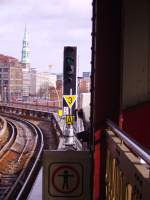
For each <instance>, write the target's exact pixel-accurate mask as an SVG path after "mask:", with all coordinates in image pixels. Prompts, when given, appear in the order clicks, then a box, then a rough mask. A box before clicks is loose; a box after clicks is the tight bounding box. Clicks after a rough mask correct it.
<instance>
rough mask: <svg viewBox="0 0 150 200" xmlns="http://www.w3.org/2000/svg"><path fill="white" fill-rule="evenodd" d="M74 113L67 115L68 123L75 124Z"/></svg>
mask: <svg viewBox="0 0 150 200" xmlns="http://www.w3.org/2000/svg"><path fill="white" fill-rule="evenodd" d="M73 117H74V116H73V115H67V116H66V124H68V125H72V124H73Z"/></svg>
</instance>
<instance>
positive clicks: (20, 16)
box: [0, 0, 92, 73]
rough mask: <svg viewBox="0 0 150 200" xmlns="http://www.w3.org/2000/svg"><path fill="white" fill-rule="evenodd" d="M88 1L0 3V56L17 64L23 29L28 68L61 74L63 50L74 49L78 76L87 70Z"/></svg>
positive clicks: (18, 0) (1, 0) (4, 0)
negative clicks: (11, 58) (27, 48)
mask: <svg viewBox="0 0 150 200" xmlns="http://www.w3.org/2000/svg"><path fill="white" fill-rule="evenodd" d="M91 1H92V0H0V54H4V55H9V56H13V57H16V58H18V59H19V60H20V58H21V48H22V39H23V35H24V27H25V24H26V25H27V29H28V32H29V43H30V49H31V56H30V61H31V66H32V67H35V68H37V69H38V70H40V71H48V70H49V69H48V65H53V68H52V69H51V72H54V73H55V72H56V73H58V72H62V68H63V47H64V46H69V45H71V46H77V51H78V58H79V61H78V64H79V68H80V70H79V71H80V73H81V72H82V71H89V70H90V59H91V52H90V47H91V16H92V13H91V12H92V7H91Z"/></svg>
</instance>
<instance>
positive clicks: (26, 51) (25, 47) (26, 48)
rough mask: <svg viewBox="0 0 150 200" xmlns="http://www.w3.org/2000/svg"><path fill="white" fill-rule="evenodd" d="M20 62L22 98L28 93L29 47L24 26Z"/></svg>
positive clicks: (26, 96) (25, 97) (27, 95)
mask: <svg viewBox="0 0 150 200" xmlns="http://www.w3.org/2000/svg"><path fill="white" fill-rule="evenodd" d="M21 63H22V66H23V69H22V73H23V78H22V81H23V94H22V95H23V98H24V99H27V98H28V97H29V95H30V86H31V84H30V48H29V37H28V32H27V28H26V26H25V31H24V37H23V46H22V56H21Z"/></svg>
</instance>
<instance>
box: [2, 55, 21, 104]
mask: <svg viewBox="0 0 150 200" xmlns="http://www.w3.org/2000/svg"><path fill="white" fill-rule="evenodd" d="M20 98H22V64H21V63H20V62H19V61H18V60H17V59H16V58H13V57H10V56H4V55H0V100H1V101H3V102H8V101H13V100H17V99H20Z"/></svg>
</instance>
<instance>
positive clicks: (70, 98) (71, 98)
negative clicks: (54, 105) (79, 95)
mask: <svg viewBox="0 0 150 200" xmlns="http://www.w3.org/2000/svg"><path fill="white" fill-rule="evenodd" d="M63 97H64V99H65V101H66V103H67V104H68V106H69V107H70V108H71V107H72V106H73V104H74V102H75V101H76V95H64V96H63Z"/></svg>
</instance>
